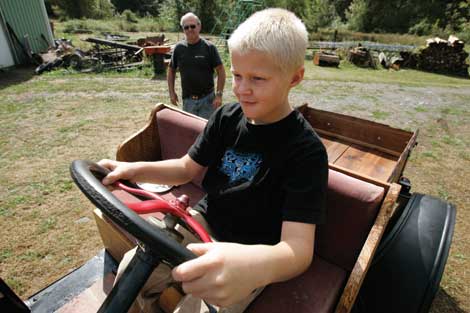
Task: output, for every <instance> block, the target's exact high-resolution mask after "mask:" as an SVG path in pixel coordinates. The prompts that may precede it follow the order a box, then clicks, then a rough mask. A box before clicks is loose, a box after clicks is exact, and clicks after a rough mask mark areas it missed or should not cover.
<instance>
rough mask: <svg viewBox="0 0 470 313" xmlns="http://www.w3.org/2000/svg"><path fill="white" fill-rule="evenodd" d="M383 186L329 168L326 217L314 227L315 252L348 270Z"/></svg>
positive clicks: (372, 219)
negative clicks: (322, 222)
mask: <svg viewBox="0 0 470 313" xmlns="http://www.w3.org/2000/svg"><path fill="white" fill-rule="evenodd" d="M383 197H384V188H383V187H380V186H377V185H373V184H371V183H368V182H365V181H362V180H359V179H356V178H353V177H351V176H348V175H345V174H343V173H339V172H336V171H333V170H330V172H329V177H328V194H327V204H326V207H327V209H328V217H327V222H326V224H324V225H319V226H318V227H317V232H316V237H315V253H316V254H318V255H320V256H321V257H322V258H324V259H325V260H328V261H329V262H331V263H333V264H336V265H338V266H340V267H342V268H343V269H345V270H347V271H351V270H352V268H353V266H354V263H355V262H356V259H357V257H358V255H359V253H360V251H361V248H362V246H363V245H364V242H365V240H366V238H367V234H368V233H369V231H370V228H371V227H372V225H373V223H374V220H375V217H376V216H377V213H378V210H379V208H380V204H381V203H382V199H383Z"/></svg>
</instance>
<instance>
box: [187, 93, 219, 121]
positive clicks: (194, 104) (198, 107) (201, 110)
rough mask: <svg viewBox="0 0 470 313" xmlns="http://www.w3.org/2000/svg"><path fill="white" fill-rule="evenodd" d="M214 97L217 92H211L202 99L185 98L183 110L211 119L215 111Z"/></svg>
mask: <svg viewBox="0 0 470 313" xmlns="http://www.w3.org/2000/svg"><path fill="white" fill-rule="evenodd" d="M214 98H215V94H214V93H213V92H211V93H210V94H208V95H207V96H205V97H204V98H201V99H197V100H193V99H191V98H186V99H183V110H185V111H186V112H189V113H192V114H194V115H197V116H200V117H203V118H205V119H209V117H210V116H211V114H212V112H214V106H213V104H212V102H214Z"/></svg>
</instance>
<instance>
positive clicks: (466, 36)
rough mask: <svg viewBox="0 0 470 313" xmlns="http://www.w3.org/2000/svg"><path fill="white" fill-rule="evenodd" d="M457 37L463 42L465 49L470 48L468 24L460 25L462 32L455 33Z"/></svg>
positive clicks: (469, 27)
mask: <svg viewBox="0 0 470 313" xmlns="http://www.w3.org/2000/svg"><path fill="white" fill-rule="evenodd" d="M457 37H459V38H460V39H461V40H463V41H464V42H465V45H466V46H467V47H470V22H468V23H465V24H463V25H462V30H461V31H460V32H458V33H457Z"/></svg>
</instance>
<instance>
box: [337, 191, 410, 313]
mask: <svg viewBox="0 0 470 313" xmlns="http://www.w3.org/2000/svg"><path fill="white" fill-rule="evenodd" d="M400 188H401V186H400V185H398V184H395V183H394V184H392V185H391V186H390V189H389V190H388V192H387V194H386V196H385V199H384V201H383V203H382V206H381V208H380V211H379V213H378V215H377V218H376V219H375V222H374V225H373V226H372V228H371V231H370V232H369V235H368V236H367V239H366V242H365V244H364V246H363V247H362V250H361V253H360V254H359V257H358V259H357V261H356V264H355V265H354V268H353V270H352V272H351V275H350V276H349V279H348V281H347V283H346V286H345V287H344V291H343V294H342V295H341V298H340V300H339V303H338V305H337V306H336V310H335V312H336V313H349V312H350V311H351V309H352V306H353V305H354V302H355V301H356V297H357V295H358V293H359V290H360V288H361V285H362V282H363V281H364V278H365V276H366V274H367V271H368V270H369V267H370V264H371V263H372V258H373V256H374V254H375V251H376V249H377V247H378V246H379V243H380V240H381V239H382V236H383V233H384V231H385V228H386V227H387V224H388V222H389V220H390V217H391V215H392V212H393V209H394V204H395V202H396V200H397V198H398V195H399V194H400Z"/></svg>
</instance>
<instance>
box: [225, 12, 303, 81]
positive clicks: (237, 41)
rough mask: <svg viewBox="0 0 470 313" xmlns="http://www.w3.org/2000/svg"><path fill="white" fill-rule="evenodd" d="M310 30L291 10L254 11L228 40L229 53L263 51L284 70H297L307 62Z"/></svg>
mask: <svg viewBox="0 0 470 313" xmlns="http://www.w3.org/2000/svg"><path fill="white" fill-rule="evenodd" d="M307 45H308V33H307V29H306V28H305V25H304V23H303V22H302V21H301V20H300V19H299V18H298V17H297V16H296V15H295V14H294V13H292V12H290V11H287V10H284V9H278V8H271V9H265V10H262V11H258V12H255V13H254V14H253V15H251V16H250V17H249V18H248V19H247V20H246V21H244V22H243V23H242V24H240V25H239V26H238V27H237V29H236V30H235V31H234V32H233V33H232V35H231V36H230V38H229V40H228V47H229V50H230V52H232V51H236V52H238V53H242V54H243V53H246V52H249V51H250V50H256V51H260V52H264V53H266V54H268V55H269V56H271V57H272V58H273V61H274V62H275V63H276V64H278V65H279V67H280V68H281V70H282V71H284V72H290V71H295V70H297V69H298V68H300V67H301V66H303V64H304V60H305V52H306V50H307Z"/></svg>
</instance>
